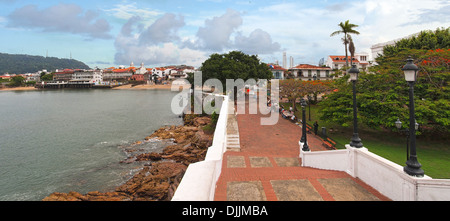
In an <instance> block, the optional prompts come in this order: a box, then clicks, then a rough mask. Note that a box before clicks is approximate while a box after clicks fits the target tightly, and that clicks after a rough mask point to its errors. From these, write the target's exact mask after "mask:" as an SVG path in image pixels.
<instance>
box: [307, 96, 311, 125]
mask: <svg viewBox="0 0 450 221" xmlns="http://www.w3.org/2000/svg"><path fill="white" fill-rule="evenodd" d="M308 120H309V121H311V96H310V95H309V94H308Z"/></svg>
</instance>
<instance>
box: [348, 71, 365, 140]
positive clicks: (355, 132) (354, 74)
mask: <svg viewBox="0 0 450 221" xmlns="http://www.w3.org/2000/svg"><path fill="white" fill-rule="evenodd" d="M348 73H349V74H350V80H351V81H352V83H353V137H352V139H351V140H350V146H352V147H356V148H361V147H363V144H362V142H361V139H360V138H359V135H358V119H357V113H356V80H358V74H359V70H358V68H356V65H352V68H350V70H348Z"/></svg>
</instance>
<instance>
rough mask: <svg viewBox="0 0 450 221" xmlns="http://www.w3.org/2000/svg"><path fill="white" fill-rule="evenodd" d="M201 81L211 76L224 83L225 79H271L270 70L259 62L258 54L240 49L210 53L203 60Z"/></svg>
mask: <svg viewBox="0 0 450 221" xmlns="http://www.w3.org/2000/svg"><path fill="white" fill-rule="evenodd" d="M200 70H201V71H202V74H203V77H202V81H203V82H202V83H204V82H205V81H206V80H208V79H211V78H216V79H219V80H220V82H222V85H225V83H226V79H242V80H244V81H246V80H248V79H255V80H258V79H271V78H272V72H271V71H270V70H269V68H268V67H267V65H266V64H265V63H262V62H260V60H259V58H258V56H256V55H247V54H244V53H243V52H240V51H231V52H229V53H226V54H212V55H211V56H210V57H209V58H208V59H207V60H206V61H205V62H203V64H202V66H201V68H200Z"/></svg>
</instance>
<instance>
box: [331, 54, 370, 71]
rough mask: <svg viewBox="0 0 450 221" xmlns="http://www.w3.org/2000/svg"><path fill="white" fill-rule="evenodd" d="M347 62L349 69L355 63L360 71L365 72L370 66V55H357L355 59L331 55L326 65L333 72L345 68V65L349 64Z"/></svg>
mask: <svg viewBox="0 0 450 221" xmlns="http://www.w3.org/2000/svg"><path fill="white" fill-rule="evenodd" d="M347 60H348V66H349V67H350V66H351V64H352V63H353V64H356V67H358V68H359V69H363V70H365V69H366V68H368V67H369V65H370V63H369V54H367V53H358V54H355V56H354V57H353V58H350V56H348V57H347V58H346V57H345V56H342V55H330V56H328V58H327V60H326V62H325V65H326V66H328V67H330V68H331V69H333V70H338V69H341V68H343V67H345V65H346V64H347Z"/></svg>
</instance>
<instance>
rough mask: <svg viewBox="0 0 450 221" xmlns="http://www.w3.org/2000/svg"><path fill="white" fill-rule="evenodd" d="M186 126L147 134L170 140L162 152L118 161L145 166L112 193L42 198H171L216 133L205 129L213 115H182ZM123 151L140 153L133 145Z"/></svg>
mask: <svg viewBox="0 0 450 221" xmlns="http://www.w3.org/2000/svg"><path fill="white" fill-rule="evenodd" d="M183 122H184V125H182V126H165V127H161V128H160V129H158V130H156V131H155V132H154V133H152V134H151V135H149V136H147V137H145V141H149V140H151V139H159V140H171V141H173V143H174V144H173V145H168V146H166V147H165V148H164V149H163V151H162V152H161V153H157V152H147V153H139V154H136V155H134V156H133V155H131V156H129V157H128V158H126V159H124V160H123V161H120V162H118V163H134V162H145V164H144V166H143V168H142V169H141V170H140V171H139V172H137V173H136V174H135V175H134V176H133V177H132V178H131V179H129V180H128V181H127V182H125V183H124V184H122V185H120V186H118V187H117V188H116V189H115V190H114V191H112V192H99V191H91V192H88V193H86V194H81V193H78V192H74V191H71V192H69V193H60V192H54V193H52V194H50V195H49V196H47V197H45V198H44V199H43V201H169V200H171V199H172V197H173V194H174V193H175V191H176V189H177V187H178V185H179V183H180V182H181V179H182V178H183V175H184V173H185V171H186V169H187V166H188V165H189V164H191V163H195V162H198V161H202V160H204V159H205V156H206V151H207V149H208V147H210V146H211V145H212V140H213V133H211V132H210V131H207V130H203V128H204V127H205V126H207V125H209V124H211V117H210V116H202V115H193V114H188V115H184V116H183ZM141 143H142V141H136V142H135V143H134V144H132V145H131V146H128V147H124V149H123V151H125V152H127V153H133V152H138V151H137V150H136V149H135V148H133V146H135V145H138V144H141Z"/></svg>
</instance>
